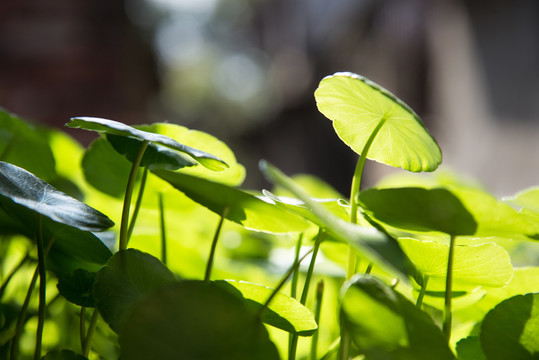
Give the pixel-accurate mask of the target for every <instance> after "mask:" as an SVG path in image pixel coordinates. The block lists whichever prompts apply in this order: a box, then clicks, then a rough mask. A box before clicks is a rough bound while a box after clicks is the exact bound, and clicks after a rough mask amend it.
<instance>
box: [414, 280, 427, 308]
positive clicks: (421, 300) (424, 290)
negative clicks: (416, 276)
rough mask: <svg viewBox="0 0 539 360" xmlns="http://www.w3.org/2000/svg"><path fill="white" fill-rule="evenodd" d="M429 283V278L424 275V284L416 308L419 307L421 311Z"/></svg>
mask: <svg viewBox="0 0 539 360" xmlns="http://www.w3.org/2000/svg"><path fill="white" fill-rule="evenodd" d="M428 283H429V276H428V275H423V284H422V285H421V291H420V292H419V296H418V297H417V302H416V303H415V306H417V307H418V308H419V309H421V305H422V304H423V297H424V296H425V293H426V292H427V284H428Z"/></svg>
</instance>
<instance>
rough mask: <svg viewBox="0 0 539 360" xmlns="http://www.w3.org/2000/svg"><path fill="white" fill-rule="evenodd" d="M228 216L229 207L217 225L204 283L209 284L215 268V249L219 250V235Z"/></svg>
mask: <svg viewBox="0 0 539 360" xmlns="http://www.w3.org/2000/svg"><path fill="white" fill-rule="evenodd" d="M227 214H228V207H225V208H224V209H223V213H222V214H221V218H220V219H219V223H218V224H217V229H216V230H215V235H214V236H213V241H212V243H211V249H210V256H209V257H208V265H207V266H206V275H205V276H204V281H206V282H209V281H210V276H211V269H212V267H213V258H214V257H215V249H216V248H217V240H219V234H220V233H221V228H222V227H223V222H224V221H225V217H226V215H227Z"/></svg>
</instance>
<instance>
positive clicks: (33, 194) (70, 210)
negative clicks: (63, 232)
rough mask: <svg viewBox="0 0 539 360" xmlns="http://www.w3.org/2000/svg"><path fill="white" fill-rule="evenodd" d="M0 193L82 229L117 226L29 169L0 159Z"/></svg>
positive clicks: (60, 221) (38, 211)
mask: <svg viewBox="0 0 539 360" xmlns="http://www.w3.org/2000/svg"><path fill="white" fill-rule="evenodd" d="M0 195H2V197H3V198H7V199H9V200H11V201H13V202H15V203H17V204H20V205H22V206H24V207H26V208H28V209H31V210H33V211H35V212H37V213H39V214H42V215H45V216H46V217H48V218H50V219H52V220H54V221H56V222H59V223H61V224H66V225H69V226H73V227H75V228H77V229H80V230H86V231H101V230H104V229H107V228H109V227H111V226H112V225H114V223H113V222H112V221H111V220H110V219H109V218H108V217H107V216H105V215H104V214H103V213H101V212H99V211H97V210H95V209H94V208H91V207H90V206H88V205H86V204H84V203H82V202H80V201H78V200H76V199H74V198H72V197H70V196H68V195H66V194H64V193H63V192H61V191H58V190H56V189H55V188H53V187H52V186H51V185H49V184H47V183H46V182H44V181H43V180H41V179H39V178H37V177H36V176H34V175H33V174H31V173H29V172H28V171H26V170H24V169H22V168H20V167H18V166H15V165H12V164H9V163H5V162H0ZM2 202H3V203H4V204H6V202H5V201H2Z"/></svg>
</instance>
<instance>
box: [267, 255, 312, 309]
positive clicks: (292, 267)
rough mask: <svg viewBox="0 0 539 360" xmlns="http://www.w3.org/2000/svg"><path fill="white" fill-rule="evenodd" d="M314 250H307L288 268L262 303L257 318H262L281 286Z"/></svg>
mask: <svg viewBox="0 0 539 360" xmlns="http://www.w3.org/2000/svg"><path fill="white" fill-rule="evenodd" d="M312 251H313V249H311V250H309V251H307V252H306V253H305V255H303V256H302V257H301V258H299V260H298V261H296V262H295V263H294V264H293V265H292V266H291V267H290V269H288V271H287V272H286V274H285V275H284V276H283V278H282V279H281V281H280V282H279V284H278V285H277V287H276V288H275V289H273V292H272V293H271V295H270V296H269V297H268V299H267V300H266V302H265V303H264V305H262V307H261V308H260V310H258V315H257V318H259V319H260V318H262V314H263V313H264V311H266V309H267V308H268V306H269V304H270V303H271V301H272V300H273V298H274V297H275V296H276V295H277V294H278V293H279V291H280V290H281V288H282V287H283V286H284V284H286V281H287V280H288V278H289V277H290V276H291V275H292V273H293V272H294V270H296V269H297V268H298V266H299V264H301V262H302V261H303V260H305V258H306V257H307V256H308V255H309V254H310V253H311V252H312Z"/></svg>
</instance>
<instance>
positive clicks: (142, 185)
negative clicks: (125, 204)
mask: <svg viewBox="0 0 539 360" xmlns="http://www.w3.org/2000/svg"><path fill="white" fill-rule="evenodd" d="M147 177H148V168H147V167H145V168H144V171H143V172H142V177H141V179H140V185H139V188H138V195H137V201H136V202H135V208H134V209H133V215H131V221H130V222H129V229H128V230H127V241H128V242H129V239H131V234H132V233H133V229H134V228H135V223H136V222H137V217H138V212H139V210H140V206H141V205H142V196H143V195H144V189H145V188H146V178H147Z"/></svg>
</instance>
